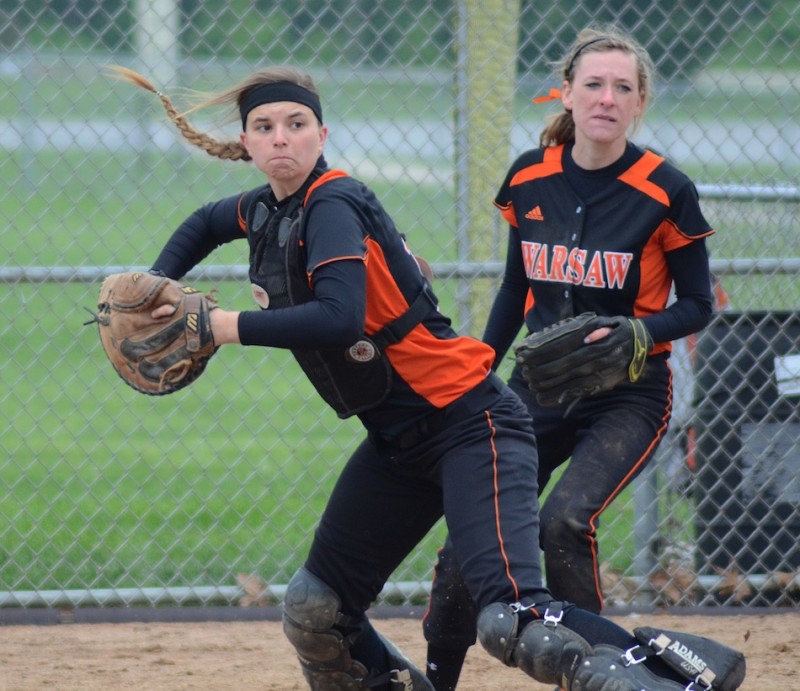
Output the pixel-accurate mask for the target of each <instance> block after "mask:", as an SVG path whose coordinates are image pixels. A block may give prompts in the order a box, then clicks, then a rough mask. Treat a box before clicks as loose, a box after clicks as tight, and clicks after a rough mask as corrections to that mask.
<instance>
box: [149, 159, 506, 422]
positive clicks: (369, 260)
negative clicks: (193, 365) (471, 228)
mask: <svg viewBox="0 0 800 691" xmlns="http://www.w3.org/2000/svg"><path fill="white" fill-rule="evenodd" d="M267 189H268V187H267V186H262V187H260V188H257V189H256V190H251V191H250V192H247V193H245V194H243V195H236V196H234V197H228V198H225V199H222V200H219V201H217V202H213V203H210V204H207V205H205V206H203V207H201V208H200V209H198V210H197V211H195V212H194V213H193V214H192V215H191V216H190V217H188V218H187V219H186V220H185V221H184V222H183V223H182V224H181V226H180V227H179V228H178V229H176V231H175V232H174V233H173V235H172V237H171V238H170V240H169V241H168V242H167V244H166V245H165V247H164V248H163V250H162V252H161V254H160V255H159V257H158V259H157V260H156V262H155V264H154V265H153V268H155V269H159V270H162V271H164V272H165V273H166V275H168V276H170V277H173V278H180V277H181V276H183V275H184V274H185V273H186V272H187V271H189V270H190V269H191V268H192V267H193V266H194V265H196V264H197V263H198V262H199V261H201V260H202V259H203V258H204V257H205V256H207V255H208V254H209V253H210V252H211V251H213V250H214V249H215V248H216V247H218V246H220V245H222V244H224V243H227V242H230V241H232V240H237V239H246V238H247V234H246V232H244V231H246V220H245V218H246V213H247V210H246V209H245V208H243V204H246V202H247V200H248V199H250V198H252V197H253V195H255V196H257V195H258V193H259V192H261V191H264V190H267ZM300 194H302V195H303V202H304V216H303V225H304V228H303V232H302V235H301V241H302V246H301V247H300V248H299V249H300V252H299V257H300V258H301V259H300V261H301V263H302V264H303V272H304V274H305V276H306V281H307V284H308V287H309V288H310V290H311V291H312V292H314V295H315V297H317V298H318V297H319V295H320V291H322V290H323V289H324V290H325V291H326V294H325V299H326V300H328V301H329V303H330V304H335V305H336V306H337V309H338V310H339V312H338V313H336V312H334V314H336V315H337V316H335V317H331V311H330V310H329V311H325V310H324V309H320V304H319V300H312V301H310V302H308V303H305V304H302V305H299V306H297V307H289V308H286V309H269V308H267V309H261V310H246V311H243V312H241V313H240V314H239V336H240V340H241V343H242V344H243V345H261V346H268V347H279V348H288V349H294V348H317V347H320V348H321V347H324V348H338V349H339V350H340V351H341V352H344V351H345V349H346V348H349V347H350V346H352V345H353V340H349V341H344V340H342V341H341V342H338V341H337V340H336V339H337V338H339V337H338V336H337V335H336V334H337V333H338V327H339V326H340V323H341V322H346V321H348V320H351V319H352V318H353V317H356V318H357V319H358V320H359V326H358V328H357V332H356V334H358V333H366V334H368V335H370V334H375V333H377V332H379V331H380V330H381V329H382V328H383V327H384V326H385V325H387V324H390V323H391V322H392V321H394V320H396V319H397V318H398V317H399V316H401V315H403V314H404V313H405V312H406V311H407V310H408V308H409V306H410V305H411V304H412V303H413V302H414V300H415V298H417V297H418V296H419V295H420V291H421V290H422V288H423V285H424V280H425V279H424V277H423V275H422V272H421V271H420V268H419V264H418V263H417V260H416V258H415V257H414V255H413V254H412V252H411V251H410V250H409V248H408V247H407V245H406V243H405V241H404V239H403V237H402V235H401V234H400V233H399V232H398V230H397V229H396V227H395V225H394V223H393V221H392V219H391V218H390V217H389V215H388V214H387V213H386V211H385V210H384V208H383V207H382V205H381V204H380V203H379V201H378V200H377V198H376V197H375V195H374V194H373V193H372V191H371V190H370V189H369V188H368V187H366V186H365V185H364V184H363V183H361V182H359V181H358V180H355V179H354V178H351V177H349V176H348V175H347V174H346V173H344V172H342V171H327V172H324V171H323V174H322V175H321V176H320V178H319V179H318V180H317V181H316V183H315V184H313V185H311V186H304V188H302V189H301V192H300ZM290 203H291V198H288V199H283V200H280V201H277V200H275V199H274V198H272V201H271V202H270V204H269V207H270V208H269V209H268V210H267V213H273V212H275V213H280V209H281V208H282V207H284V206H285V205H288V204H290ZM345 312H347V313H346V314H345ZM332 319H334V320H335V321H332ZM355 337H356V336H353V335H352V334H351V336H350V338H352V339H355ZM342 338H344V337H342ZM384 355H385V357H386V358H387V359H388V361H389V364H390V366H391V370H392V384H391V390H390V391H389V393H388V395H387V396H386V397H385V398H384V400H383V401H382V402H381V403H380V404H379V405H378V406H376V407H375V408H374V409H371V410H368V411H366V412H363V413H359V417H360V418H361V420H362V421H363V422H364V424H365V426H366V427H367V428H368V429H370V430H373V431H376V432H379V433H382V434H385V435H387V436H391V435H392V434H393V433H394V432H397V431H398V430H401V429H403V428H404V427H405V426H407V425H408V424H410V423H412V422H414V421H416V420H417V419H420V418H422V417H424V416H426V415H428V414H430V413H431V412H432V411H434V410H436V409H440V408H444V407H445V406H447V405H448V404H449V403H452V402H453V401H455V400H456V399H457V398H459V397H460V396H461V395H462V394H464V393H465V392H467V391H469V390H471V389H472V388H474V387H475V386H476V385H477V384H479V383H480V382H481V381H483V380H484V379H485V378H486V377H487V375H488V373H489V372H490V369H491V365H492V361H493V359H494V353H493V351H492V349H491V348H490V347H489V346H487V345H486V344H485V343H483V342H481V341H480V340H478V339H475V338H471V337H466V336H460V335H459V334H458V333H456V331H455V330H454V329H453V328H452V326H451V323H450V320H449V319H448V318H447V317H445V316H444V315H442V314H441V313H440V312H439V311H438V310H435V309H433V310H430V311H429V312H428V314H427V316H425V317H424V319H423V320H422V321H421V322H420V323H418V324H417V325H416V326H414V327H413V328H412V329H411V331H410V332H409V333H408V334H407V335H405V337H404V338H402V340H401V341H400V342H399V343H395V344H393V345H388V346H387V347H386V348H385V352H384Z"/></svg>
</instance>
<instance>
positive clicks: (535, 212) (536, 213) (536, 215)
mask: <svg viewBox="0 0 800 691" xmlns="http://www.w3.org/2000/svg"><path fill="white" fill-rule="evenodd" d="M525 218H529V219H530V220H531V221H544V216H543V215H542V207H540V206H539V205H538V204H537V205H536V206H534V207H533V208H532V209H531V210H530V211H529V212H528V213H526V214H525Z"/></svg>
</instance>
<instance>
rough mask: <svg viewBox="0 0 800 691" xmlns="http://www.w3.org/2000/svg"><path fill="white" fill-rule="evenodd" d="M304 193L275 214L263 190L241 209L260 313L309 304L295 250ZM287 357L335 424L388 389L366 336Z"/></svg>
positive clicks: (386, 371)
mask: <svg viewBox="0 0 800 691" xmlns="http://www.w3.org/2000/svg"><path fill="white" fill-rule="evenodd" d="M306 189H307V187H305V186H304V187H303V188H301V189H300V190H299V191H298V192H297V193H296V194H295V195H293V196H292V198H291V200H290V201H289V202H288V203H287V204H285V205H283V206H281V207H277V208H276V207H275V205H274V204H270V202H269V197H270V194H269V187H266V188H264V189H262V190H261V191H260V192H259V193H258V194H256V195H254V197H251V199H250V201H249V204H248V205H247V207H246V208H247V212H246V217H245V218H246V222H247V237H248V241H249V243H250V281H251V283H252V284H253V290H254V293H256V292H257V291H263V292H259V293H258V294H257V296H256V299H257V300H258V302H259V304H260V305H261V307H262V309H273V308H280V307H291V306H293V305H299V304H302V303H304V302H309V301H310V300H312V299H313V298H314V294H313V292H312V291H311V289H310V288H309V286H308V283H307V278H306V263H305V257H304V256H302V250H301V247H300V238H301V236H302V233H303V204H302V201H303V199H304V197H305V194H306ZM264 293H266V296H264ZM292 354H293V355H294V357H295V359H296V360H297V362H298V363H299V364H300V366H301V367H302V369H303V371H304V372H305V374H306V376H307V377H308V378H309V380H310V381H311V383H312V384H313V385H314V388H315V389H316V390H317V392H318V393H319V394H320V396H322V398H323V399H324V400H325V402H326V403H328V405H330V406H331V407H332V408H333V409H334V410H335V411H336V413H337V415H338V416H339V417H340V418H347V417H350V416H351V415H355V414H356V413H360V412H363V411H366V410H369V409H370V408H374V407H375V406H377V405H378V404H379V403H381V401H383V399H384V398H386V395H387V394H388V393H389V390H390V388H391V377H392V374H391V372H392V370H391V366H390V365H389V362H388V360H387V358H386V356H385V355H383V354H382V353H381V351H380V349H379V348H378V347H377V346H376V345H375V343H374V342H373V341H372V340H371V339H370V338H368V337H367V336H366V335H365V336H364V337H363V338H362V339H359V341H358V342H357V343H355V344H353V345H352V346H351V347H350V348H327V349H323V350H310V349H303V350H299V349H293V350H292Z"/></svg>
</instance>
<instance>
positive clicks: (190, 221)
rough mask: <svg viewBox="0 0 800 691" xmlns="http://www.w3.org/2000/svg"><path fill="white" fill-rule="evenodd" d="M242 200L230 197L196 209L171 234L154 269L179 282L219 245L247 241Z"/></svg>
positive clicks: (237, 197)
mask: <svg viewBox="0 0 800 691" xmlns="http://www.w3.org/2000/svg"><path fill="white" fill-rule="evenodd" d="M240 198H241V195H236V196H235V197H228V198H226V199H222V200H220V201H217V202H213V203H210V204H206V205H205V206H203V207H201V208H199V209H197V211H195V212H194V213H193V214H192V215H191V216H189V217H188V218H187V219H186V220H185V221H183V223H181V224H180V225H179V226H178V227H177V228H176V230H175V232H173V233H172V236H171V237H170V239H169V240H167V244H166V245H164V248H163V249H162V250H161V253H160V254H159V255H158V259H156V261H155V262H154V263H153V266H152V268H153V269H155V270H157V271H163V272H164V273H165V274H166V275H167V276H169V277H170V278H174V279H180V278H181V277H182V276H184V275H185V274H186V273H187V272H188V271H189V270H190V269H192V268H194V267H195V266H197V264H199V263H200V262H201V261H203V259H205V258H206V257H207V256H208V255H209V254H211V253H212V252H213V251H214V250H215V249H216V248H217V247H219V246H220V245H223V244H225V243H226V242H231V241H232V240H239V239H245V238H246V235H245V233H244V231H243V230H242V228H241V226H240V225H239V219H238V204H239V199H240Z"/></svg>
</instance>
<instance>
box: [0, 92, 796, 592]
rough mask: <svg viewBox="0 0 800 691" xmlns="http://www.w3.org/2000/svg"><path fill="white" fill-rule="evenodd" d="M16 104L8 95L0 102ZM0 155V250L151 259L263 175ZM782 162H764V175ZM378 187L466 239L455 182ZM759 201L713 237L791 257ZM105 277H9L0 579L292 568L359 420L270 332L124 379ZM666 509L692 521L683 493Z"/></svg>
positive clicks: (232, 289)
mask: <svg viewBox="0 0 800 691" xmlns="http://www.w3.org/2000/svg"><path fill="white" fill-rule="evenodd" d="M5 86H8V87H9V88H11V87H14V88H17V86H16V85H15V83H5ZM81 88H83V89H84V91H83V92H82V91H81ZM431 88H433V87H431ZM107 90H108V85H103V84H102V83H93V84H92V85H91V88H90V89H89V90H88V91H86V87H85V85H84V84H79V83H72V82H69V83H66V84H59V83H57V82H53V83H49V82H48V84H47V85H46V87H45V88H43V89H41V90H40V91H39V92H38V93H37V94H36V97H35V103H34V107H35V108H41V109H43V111H42V112H43V113H44V114H46V115H48V116H52V115H53V113H52V111H49V112H48V111H46V108H47V102H48V99H50V98H56V97H59V96H64V95H65V94H66V95H67V96H68V98H67V99H66V103H67V104H68V105H67V108H66V109H67V111H68V115H69V117H82V116H85V115H86V113H85V112H83V109H84V108H85V107H86V103H87V102H88V103H92V102H94V103H104V104H105V105H103V106H102V109H108V112H115V111H114V110H113V108H111V104H110V102H109V101H108V100H106V97H107ZM81 94H83V97H81ZM356 95H357V94H356V92H355V91H354V90H352V89H351V90H344V91H342V92H341V93H340V94H338V96H336V97H334V103H335V104H336V103H337V101H336V99H338V106H337V105H334V107H338V108H340V109H341V111H342V112H347V108H348V106H347V104H346V100H347V99H355V98H356ZM372 98H374V102H375V103H378V104H380V108H381V109H386V111H385V112H384V113H383V115H388V114H390V113H391V112H401V111H403V109H407V110H408V112H415V111H414V103H415V100H414V99H417V102H418V103H419V104H421V105H420V108H421V109H422V110H423V112H424V111H426V109H429V108H430V107H431V106H430V103H431V93H430V92H429V91H426V90H425V89H424V88H416V87H415V88H410V87H409V88H408V89H405V90H402V91H401V92H398V93H397V94H395V95H394V97H393V98H389V99H382V98H378V97H376V96H375V95H374V94H373V95H372ZM695 98H696V96H695ZM9 100H10V99H4V101H3V103H6V104H7V103H9ZM775 105H776V108H777V109H778V110H781V109H784V108H786V109H790V108H791V107H792V105H791V104H786V103H780V102H779V103H776V104H775ZM796 105H797V104H795V106H794V107H795V108H796ZM519 107H520V108H524V107H526V106H525V105H520V106H519ZM3 108H6V106H3ZM153 108H154V110H155V111H156V112H157V104H155V105H154V106H153ZM525 112H527V111H525ZM10 114H11V113H10V112H9V111H8V110H5V111H4V110H3V109H2V108H0V116H4V117H8V116H9V115H10ZM159 115H160V114H159ZM774 116H775V117H776V118H778V119H779V118H781V117H783V116H784V114H783V113H782V112H776V113H774ZM43 117H44V115H43ZM4 155H5V160H4V165H3V166H2V167H1V168H0V182H2V186H3V192H2V193H0V198H2V209H3V216H4V220H5V223H4V226H3V230H2V231H0V252H1V253H2V256H3V263H2V265H3V267H5V268H19V267H29V266H101V267H102V266H110V265H127V266H146V265H149V263H150V262H151V261H152V260H153V259H154V258H155V254H156V253H157V251H158V249H159V248H160V247H161V246H162V245H163V243H164V241H165V240H166V238H167V236H168V234H169V232H171V230H172V229H173V228H174V227H175V226H176V225H177V224H178V223H179V222H180V221H181V220H182V219H183V218H184V217H185V216H186V215H187V214H188V213H190V212H191V211H192V210H193V209H194V208H195V207H196V206H198V205H199V204H200V203H203V202H204V201H206V200H209V199H214V198H217V197H221V196H224V195H226V194H233V193H235V192H237V191H239V190H241V189H246V188H249V187H251V186H254V185H255V184H258V181H257V179H255V178H253V174H252V169H250V168H249V167H248V166H242V165H237V164H225V163H220V162H219V161H215V160H211V159H205V158H201V157H198V156H195V155H187V154H186V153H184V152H182V151H181V150H180V149H176V150H174V151H170V152H168V153H166V154H165V153H163V152H145V153H143V154H141V155H140V156H137V157H135V158H134V157H132V156H130V155H129V154H124V153H123V154H117V155H111V154H110V153H108V152H102V151H98V152H92V151H90V152H85V151H75V150H69V151H66V152H64V151H59V152H56V151H54V150H51V149H47V148H44V149H42V150H39V151H37V152H36V154H35V155H34V156H31V155H30V153H29V152H25V151H23V150H18V151H14V152H6V153H5V154H4ZM334 164H336V163H335V162H334ZM745 168H746V166H743V167H742V170H741V171H728V172H729V173H730V175H731V179H730V182H741V180H742V179H747V180H748V181H749V182H751V183H754V182H756V181H755V180H753V176H754V175H756V176H758V175H759V171H754V170H753V169H752V167H751V168H750V169H747V170H745ZM690 172H691V173H692V174H693V175H695V176H696V177H697V176H698V175H700V173H702V171H690ZM718 173H720V171H715V173H714V174H718ZM773 173H774V171H773V170H768V171H762V172H761V174H762V175H763V176H764V179H763V180H762V181H763V182H765V183H767V182H769V181H770V180H768V179H767V178H768V177H769V176H770V175H772V174H773ZM739 175H741V176H742V178H739V177H738V176H739ZM698 181H699V182H703V181H704V180H703V178H702V175H700V177H699V178H698ZM373 187H374V189H375V190H376V192H377V193H378V195H379V197H380V198H381V199H382V200H383V202H384V204H385V206H386V207H387V208H388V209H389V211H390V212H391V213H392V215H393V216H394V218H395V220H396V222H397V225H398V227H399V229H400V230H401V231H402V232H405V233H406V234H407V236H408V239H409V242H410V244H411V246H412V248H413V249H414V250H415V251H416V252H417V253H419V254H422V255H423V256H425V257H426V258H428V259H429V260H431V261H433V262H443V261H453V260H455V259H456V258H457V250H456V244H455V241H454V237H455V224H456V219H455V214H454V213H453V207H454V200H453V196H452V190H451V189H449V188H443V187H441V186H430V185H420V184H415V183H413V182H411V181H406V180H402V179H400V180H397V181H393V182H390V181H386V180H379V181H377V182H375V183H374V185H373ZM753 206H754V205H752V204H748V203H736V204H730V203H724V202H720V203H715V204H714V205H713V207H712V209H713V212H714V220H713V222H714V224H715V226H716V227H717V228H718V229H719V233H718V235H717V236H716V237H715V238H713V239H712V241H710V246H711V247H712V249H713V253H714V254H713V256H714V257H719V258H738V257H751V256H765V257H773V256H775V257H790V256H799V255H800V251H799V250H800V247H798V240H797V237H798V236H797V233H796V224H797V216H796V213H797V212H796V204H794V205H792V204H786V205H783V206H781V207H778V206H776V205H756V206H757V208H753ZM754 229H756V232H754ZM234 245H238V246H230V247H226V248H223V249H222V250H221V251H220V252H219V253H217V254H216V255H214V256H213V257H212V258H210V259H209V261H210V262H211V263H213V264H244V263H246V255H245V254H244V253H245V252H246V245H245V243H234ZM501 256H502V255H501ZM724 282H725V285H726V287H727V288H728V291H729V293H730V295H731V299H732V304H733V306H734V307H735V308H738V309H754V308H757V307H760V306H763V305H764V304H766V305H769V306H770V308H774V309H777V308H779V307H781V306H788V307H789V308H796V306H797V304H798V302H799V301H800V286H799V285H798V283H797V281H796V280H794V277H793V276H777V277H775V276H770V277H752V276H736V277H726V278H725V279H724ZM98 287H99V286H98V285H96V284H81V283H77V284H68V285H55V284H34V283H5V284H0V314H1V315H2V317H3V321H4V326H3V328H2V329H0V348H1V349H2V352H3V354H4V357H3V358H2V359H1V360H0V385H2V393H0V414H2V417H3V419H4V420H5V427H4V429H3V433H2V437H1V438H0V453H2V457H1V458H0V474H2V477H3V489H2V490H0V519H1V520H0V590H60V589H83V588H114V587H120V588H123V587H136V586H141V587H147V586H155V585H158V586H175V587H177V586H187V585H208V584H228V585H230V584H233V583H234V582H235V575H236V574H237V573H239V572H248V573H258V574H259V575H260V576H261V577H263V578H264V579H266V580H267V581H269V582H272V583H285V582H286V581H288V578H289V577H290V576H291V574H292V572H293V571H294V569H295V568H296V567H297V566H298V565H299V564H300V563H301V561H302V558H303V556H304V551H305V547H306V546H307V544H308V540H309V538H310V534H311V532H312V530H313V528H314V525H315V523H316V519H317V516H318V515H319V512H320V511H321V510H322V507H323V505H324V502H325V498H326V496H327V494H328V492H329V490H330V488H331V487H332V484H333V482H334V480H335V477H336V474H337V472H338V469H339V468H340V467H341V464H342V462H343V460H344V459H345V458H346V457H347V455H348V453H349V452H350V451H351V450H352V449H353V448H354V446H355V444H356V443H358V441H359V439H360V437H361V431H360V427H359V426H358V424H357V423H356V422H355V421H352V420H350V421H344V422H343V421H340V420H337V419H336V417H335V415H334V414H333V413H332V412H331V411H330V410H327V409H326V408H325V407H324V405H323V404H322V402H321V401H320V400H319V399H318V398H317V396H316V395H315V393H314V392H313V390H312V389H311V386H310V385H309V384H308V383H307V382H306V381H305V379H304V378H303V377H302V375H301V373H300V371H299V368H297V366H296V365H295V364H294V363H293V362H292V361H291V359H290V358H289V357H288V355H287V354H286V353H283V352H278V351H270V352H263V351H261V350H260V349H224V350H223V351H221V353H220V354H219V355H218V356H217V357H216V358H215V360H214V361H212V363H211V365H210V367H209V371H208V373H207V374H206V375H205V376H204V377H202V378H201V379H200V380H199V381H198V382H196V383H195V384H193V385H192V387H190V388H189V389H187V390H185V391H182V392H180V393H178V394H175V395H173V396H170V397H166V398H151V397H146V396H142V395H140V394H138V393H136V392H134V391H133V390H131V389H128V388H127V387H125V386H124V384H122V383H121V382H120V381H119V379H118V378H117V377H116V375H115V374H114V373H113V371H112V370H111V367H110V365H109V364H108V362H107V361H106V360H105V356H104V354H103V353H102V350H101V349H100V345H99V342H98V339H97V337H96V332H95V331H94V327H84V326H82V322H84V321H86V319H87V318H88V313H87V312H86V311H84V310H83V307H84V306H85V307H89V308H91V307H93V306H94V302H95V300H96V295H97V290H98ZM199 287H202V288H211V287H216V288H218V290H219V292H220V299H221V301H222V302H223V304H225V305H230V306H231V307H233V308H237V309H247V308H249V307H250V299H249V297H248V290H247V286H246V285H238V284H234V283H224V284H222V285H219V286H210V285H203V286H199ZM436 288H437V292H438V293H439V297H440V299H441V302H442V307H443V311H444V312H445V313H447V314H451V315H454V314H456V313H457V311H456V300H457V297H458V294H459V290H458V288H459V287H458V285H457V284H456V282H455V281H443V280H439V281H438V282H437V284H436ZM456 326H457V327H458V324H456ZM410 508H411V509H412V510H413V507H410ZM670 509H671V510H672V511H673V513H674V515H676V516H678V517H679V520H678V521H677V523H678V524H680V525H682V526H683V528H684V529H688V530H690V528H691V527H690V526H688V527H687V525H686V524H687V523H690V521H691V505H690V503H689V502H688V501H685V500H684V501H683V502H679V505H678V507H677V508H676V507H670ZM634 518H635V517H634V514H633V508H632V504H631V502H630V493H629V492H627V493H626V494H625V495H624V496H623V498H622V499H620V500H618V501H617V502H616V503H615V504H614V505H613V506H612V508H611V509H610V510H609V511H608V512H607V514H606V515H605V516H604V522H603V527H602V538H601V539H602V546H603V550H604V554H606V555H609V556H610V557H612V559H611V561H612V565H613V566H614V567H615V568H628V567H629V566H630V563H631V559H632V547H631V545H630V543H631V534H632V526H633V524H634ZM442 535H443V527H442V526H441V525H440V526H439V527H438V528H437V529H436V530H435V531H434V533H433V534H432V535H431V537H430V539H429V540H427V541H426V542H425V543H424V544H423V545H422V547H421V549H420V550H419V551H418V552H417V553H415V554H413V555H411V556H410V557H409V559H408V560H407V563H406V564H404V566H403V567H402V569H401V570H399V571H398V574H399V578H401V579H402V580H426V579H427V578H428V577H429V575H430V568H431V565H432V563H433V560H434V556H435V548H436V546H437V545H438V544H439V542H440V541H441V538H442Z"/></svg>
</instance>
